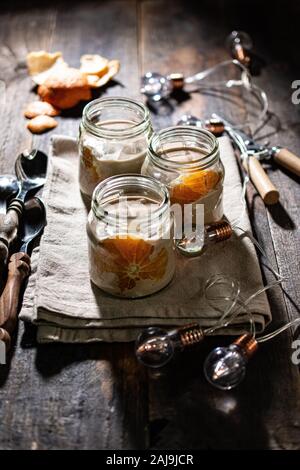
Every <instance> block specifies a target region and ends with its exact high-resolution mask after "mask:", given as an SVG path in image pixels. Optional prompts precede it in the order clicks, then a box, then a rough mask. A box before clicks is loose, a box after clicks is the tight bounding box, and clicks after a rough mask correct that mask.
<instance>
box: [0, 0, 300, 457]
mask: <svg viewBox="0 0 300 470" xmlns="http://www.w3.org/2000/svg"><path fill="white" fill-rule="evenodd" d="M10 3H11V2H10ZM14 3H16V2H12V4H11V5H10V6H9V5H8V6H6V8H5V9H2V10H1V11H0V78H1V79H3V80H5V82H6V85H7V93H6V104H5V106H4V108H2V109H1V116H2V118H1V129H0V136H1V139H0V142H1V171H2V172H8V171H12V169H13V164H14V160H15V158H16V156H17V154H18V153H19V152H20V151H21V150H23V149H24V148H28V147H30V146H31V145H33V146H35V147H38V148H41V149H44V150H46V151H48V149H49V142H50V138H51V135H52V134H53V132H50V133H48V134H44V135H42V136H39V137H33V136H32V135H31V134H30V133H29V132H28V131H27V130H26V127H25V126H26V122H25V119H24V118H23V116H22V110H23V108H24V105H25V104H26V103H27V102H29V101H31V100H33V99H35V94H34V92H33V90H32V82H31V80H30V78H29V77H28V75H27V71H26V67H25V63H24V59H25V57H26V54H27V52H28V51H31V50H39V49H46V50H50V51H56V50H61V51H62V52H63V54H64V56H65V59H66V60H67V61H68V62H69V63H70V64H72V65H74V66H77V65H78V63H79V57H80V55H81V54H83V53H100V54H103V55H104V56H107V57H110V58H119V59H120V60H121V64H122V67H121V71H120V74H119V75H118V77H117V82H116V83H115V84H114V85H113V86H110V87H108V88H107V89H106V90H105V95H126V96H127V95H129V96H136V97H140V95H139V76H140V75H141V74H142V73H143V72H145V71H146V70H149V69H150V70H157V71H160V72H161V73H165V72H169V71H174V70H179V71H184V72H185V73H186V74H187V73H193V72H197V71H199V70H201V69H203V68H206V67H208V66H210V65H213V64H215V63H217V62H218V61H221V60H224V59H225V58H227V57H228V53H227V51H226V49H225V47H224V38H225V37H226V35H227V34H228V32H229V31H230V30H231V29H232V28H233V27H235V26H236V25H242V27H247V24H246V23H245V20H243V19H242V20H241V21H240V22H236V21H235V20H236V17H237V16H238V14H240V16H241V18H242V9H243V8H244V7H243V6H241V5H240V11H239V12H236V10H235V15H236V16H235V20H234V17H233V16H231V15H229V14H227V13H228V12H227V10H224V6H223V8H222V4H223V2H220V1H218V2H216V4H217V5H218V6H219V7H220V10H213V9H212V8H210V7H209V5H210V2H204V3H203V4H201V6H200V7H198V8H197V7H194V6H192V4H191V5H189V8H186V7H185V4H186V3H188V2H184V1H182V2H181V1H177V0H172V1H163V0H158V1H154V0H149V1H144V2H139V1H138V2H137V1H135V0H126V1H125V0H124V1H121V0H112V1H104V2H100V1H99V2H92V3H90V2H76V1H74V2H72V4H71V3H70V2H66V3H65V4H60V3H59V2H49V5H48V2H40V3H41V5H39V6H38V2H34V3H33V6H32V7H31V8H28V7H26V8H25V7H22V5H21V6H19V5H18V4H17V6H16V7H14ZM17 3H18V2H17ZM19 3H20V4H21V2H19ZM22 3H24V2H22ZM224 3H225V2H224ZM226 3H227V2H226ZM25 4H26V5H28V2H26V3H25ZM243 5H244V2H243ZM1 8H2V7H1ZM9 8H11V9H9ZM226 12H227V13H226ZM250 18H251V17H250ZM251 24H254V23H251ZM251 24H250V23H249V25H248V30H249V31H250V32H251V29H252V27H251ZM258 29H259V28H258ZM255 40H256V41H255V42H256V49H257V50H258V51H259V52H260V54H261V55H262V56H263V57H265V58H266V59H267V64H266V66H265V68H264V69H263V71H262V73H261V75H260V76H259V77H257V82H258V83H259V84H260V85H261V86H262V87H264V88H265V89H266V91H267V93H268V96H269V99H270V102H271V108H272V111H273V112H274V113H275V114H276V115H277V117H278V118H280V120H281V122H282V129H281V131H280V132H278V133H275V134H274V135H273V136H272V137H271V140H272V144H276V143H280V144H282V145H285V146H287V147H289V148H290V149H293V150H294V151H295V152H296V153H297V152H298V154H300V141H299V138H298V137H297V131H298V132H299V129H300V119H299V114H298V109H297V107H296V106H295V105H293V104H292V103H291V99H290V96H291V82H292V80H294V79H297V78H300V77H299V76H298V77H297V76H295V74H293V71H292V68H291V67H290V66H289V65H288V62H287V61H286V60H284V59H283V58H282V57H281V58H280V55H277V54H274V51H272V47H271V46H272V45H273V43H272V41H271V42H270V43H269V44H267V43H266V41H265V38H264V36H263V35H261V34H260V32H259V31H257V32H256V35H255ZM216 106H220V103H219V102H218V103H217V102H216V101H215V98H214V97H204V96H203V95H200V94H193V95H192V96H191V97H189V99H187V100H183V101H182V102H181V103H179V104H178V106H177V107H176V109H175V110H174V113H172V114H169V115H166V116H155V115H154V116H153V121H154V126H155V127H156V128H158V127H164V126H166V125H169V124H171V123H174V122H176V119H177V118H178V117H179V116H180V115H181V114H182V113H183V112H186V111H192V112H193V114H196V115H201V113H202V114H205V115H206V116H208V115H209V113H210V111H213V110H215V107H216ZM298 108H299V106H298ZM218 109H219V108H218ZM58 120H59V127H58V128H57V130H56V131H55V132H59V133H61V134H66V135H73V136H75V135H76V134H77V129H78V123H79V120H80V116H71V115H70V116H68V117H60V118H59V119H58ZM269 174H270V176H271V179H272V180H273V181H274V183H276V185H277V186H278V187H279V188H280V191H281V203H280V204H278V205H277V206H274V207H270V208H269V209H266V207H265V206H264V205H263V203H262V201H261V199H260V198H259V197H257V195H256V193H255V191H254V190H253V188H252V187H250V186H249V191H248V203H249V210H250V215H251V221H252V224H253V229H254V231H255V233H256V235H257V237H258V239H259V241H260V242H261V243H262V245H263V246H264V248H265V250H266V251H267V253H268V256H269V257H270V259H271V260H272V261H273V263H274V265H275V266H276V265H277V267H278V269H279V270H280V272H281V274H283V275H286V276H287V277H288V280H287V281H286V282H284V289H285V291H286V293H287V296H285V297H284V296H283V294H282V291H281V290H280V288H275V289H273V291H272V292H270V293H269V301H270V305H271V308H272V313H273V318H274V322H273V325H272V327H275V326H277V325H279V324H282V323H283V322H286V321H288V320H289V319H292V318H295V317H297V315H298V311H297V309H296V307H295V304H297V303H298V304H299V296H300V285H299V283H300V281H299V230H297V224H298V220H299V207H300V191H299V181H297V180H296V178H293V177H291V175H289V174H287V173H286V172H284V171H282V170H281V169H279V168H275V167H274V168H270V170H269ZM264 276H265V279H268V280H270V279H272V276H270V274H269V273H268V271H267V270H264ZM292 339H293V337H292V332H291V331H289V332H287V333H285V334H283V335H281V336H280V337H278V338H276V339H275V340H274V341H273V342H272V343H267V344H266V345H265V346H262V347H261V349H260V352H259V353H258V354H257V355H256V357H255V358H254V359H253V360H252V361H251V362H250V363H249V367H248V374H247V377H246V379H245V381H244V382H243V383H242V385H241V386H240V387H239V388H238V389H236V390H233V391H231V392H227V393H225V392H224V393H223V392H220V391H217V390H215V389H213V388H212V387H211V386H209V385H208V384H207V383H206V381H205V380H204V378H203V375H202V363H203V360H204V358H205V356H206V354H207V353H208V351H209V350H210V349H211V348H212V347H213V346H215V345H216V344H219V343H220V342H222V341H223V342H225V343H226V339H225V340H224V339H222V340H220V339H211V340H209V341H207V342H206V343H205V345H202V346H201V348H199V349H197V354H195V353H194V352H193V353H192V352H187V353H184V354H182V355H181V356H180V357H179V358H178V359H177V360H176V361H174V362H172V363H171V364H170V365H169V366H168V367H166V368H165V369H164V370H162V371H160V372H159V373H151V372H150V373H148V372H147V371H146V370H144V369H143V368H142V367H140V366H139V365H138V364H137V362H136V360H135V357H134V355H133V346H132V344H113V345H111V344H97V345H82V346H73V345H59V344H55V345H44V346H40V345H37V344H36V343H35V331H34V329H33V328H32V327H26V329H25V330H24V326H23V324H20V326H19V331H18V337H17V343H16V345H15V349H14V352H13V357H12V359H11V363H10V364H9V366H7V367H1V370H0V449H79V448H83V449H103V448H104V449H113V448H115V449H118V448H119V449H132V448H149V447H150V448H161V449H162V448H173V449H186V448H199V449H207V448H209V449H227V448H234V449H240V448H273V449H278V448H284V449H295V448H300V403H299V401H300V380H299V372H298V368H297V367H296V366H294V365H292V362H291V354H292V349H291V341H292ZM227 341H228V340H227Z"/></svg>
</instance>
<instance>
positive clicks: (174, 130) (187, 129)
mask: <svg viewBox="0 0 300 470" xmlns="http://www.w3.org/2000/svg"><path fill="white" fill-rule="evenodd" d="M173 135H174V137H180V136H181V137H185V136H187V137H194V138H200V137H202V138H203V137H204V138H206V139H207V141H208V142H209V144H210V146H211V150H210V151H209V152H208V153H206V154H205V155H201V156H199V158H197V159H195V160H193V161H191V162H186V161H173V160H170V159H168V158H165V157H164V152H162V153H159V150H158V149H157V148H156V146H157V145H159V144H160V143H161V142H162V140H163V139H167V138H168V137H170V136H173ZM189 148H192V146H191V147H187V149H189ZM149 155H150V159H151V160H152V161H153V162H154V163H155V165H157V166H159V167H161V168H163V169H166V168H167V169H174V170H178V169H186V170H196V169H199V168H201V169H205V168H207V167H209V166H211V165H213V164H214V163H216V162H217V161H218V160H219V158H220V154H219V142H218V139H217V138H216V137H215V136H214V135H213V134H212V133H211V132H210V131H208V130H207V129H202V128H199V127H194V126H172V127H167V128H165V129H161V130H160V131H158V132H155V133H154V134H153V136H152V138H151V140H150V143H149Z"/></svg>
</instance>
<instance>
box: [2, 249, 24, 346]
mask: <svg viewBox="0 0 300 470" xmlns="http://www.w3.org/2000/svg"><path fill="white" fill-rule="evenodd" d="M29 273H30V258H29V256H28V255H27V254H26V253H22V252H19V253H14V254H13V255H12V256H11V257H10V260H9V265H8V277H7V282H6V285H5V288H4V291H3V293H2V295H1V297H0V327H1V328H0V339H1V340H2V341H3V342H4V343H6V345H7V349H8V348H9V342H10V336H11V334H12V333H13V331H14V329H15V326H16V323H17V315H18V306H19V296H20V290H21V287H22V284H23V281H24V279H26V277H27V276H28V275H29Z"/></svg>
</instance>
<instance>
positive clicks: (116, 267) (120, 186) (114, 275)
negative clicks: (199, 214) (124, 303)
mask: <svg viewBox="0 0 300 470" xmlns="http://www.w3.org/2000/svg"><path fill="white" fill-rule="evenodd" d="M87 233H88V240H89V263H90V277H91V280H92V281H93V283H94V284H96V285H97V286H98V287H100V288H101V289H102V290H104V291H106V292H108V293H110V294H112V295H116V296H119V297H127V298H136V297H143V296H146V295H149V294H153V293H154V292H157V291H159V290H160V289H162V288H163V287H165V286H166V285H167V284H168V283H169V282H170V281H171V279H172V277H173V274H174V271H175V252H174V243H173V221H172V218H171V217H170V199H169V194H168V190H167V189H166V187H165V186H164V185H162V184H161V183H159V182H158V181H155V180H154V179H153V178H150V177H147V176H141V175H122V176H113V177H111V178H108V179H106V180H105V181H103V182H101V183H99V184H98V186H97V187H96V189H95V191H94V193H93V198H92V207H91V211H90V213H89V216H88V222H87Z"/></svg>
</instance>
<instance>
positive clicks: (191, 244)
mask: <svg viewBox="0 0 300 470" xmlns="http://www.w3.org/2000/svg"><path fill="white" fill-rule="evenodd" d="M232 233H233V230H232V227H231V225H230V223H229V222H227V221H226V220H222V221H220V222H216V223H214V224H210V225H205V226H204V231H203V232H201V236H200V235H199V234H193V235H192V236H184V237H182V238H181V239H180V240H177V241H176V248H177V249H178V251H179V252H180V253H181V254H183V255H185V256H189V257H196V256H199V255H200V254H201V253H203V252H204V251H205V250H206V249H207V248H208V247H209V246H210V245H214V244H216V243H219V242H223V241H225V240H228V239H229V238H230V237H231V235H232Z"/></svg>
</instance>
